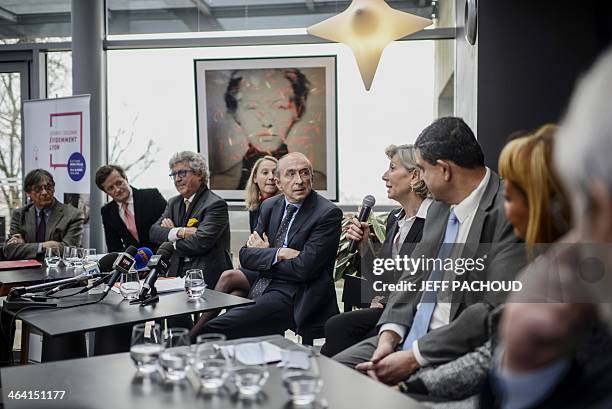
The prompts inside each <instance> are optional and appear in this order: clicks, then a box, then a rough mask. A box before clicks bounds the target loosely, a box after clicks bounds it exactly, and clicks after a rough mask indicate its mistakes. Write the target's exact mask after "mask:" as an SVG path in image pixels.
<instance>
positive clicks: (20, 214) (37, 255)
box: [4, 169, 83, 260]
mask: <svg viewBox="0 0 612 409" xmlns="http://www.w3.org/2000/svg"><path fill="white" fill-rule="evenodd" d="M23 188H24V191H25V193H26V195H27V196H28V198H29V203H28V204H27V205H25V206H24V207H21V208H19V209H16V210H14V211H13V215H12V217H11V227H10V237H9V239H8V240H7V242H6V244H5V246H4V256H5V257H6V258H7V259H8V260H25V259H42V258H43V257H44V254H45V251H46V250H47V249H48V248H50V247H63V246H79V245H80V244H81V238H82V236H83V214H82V213H81V211H79V210H78V209H75V208H74V207H72V206H70V205H66V204H62V203H60V202H58V201H57V200H56V199H55V197H54V196H53V194H54V193H55V182H54V180H53V176H51V174H50V173H49V172H47V171H46V170H44V169H34V170H33V171H31V172H29V173H28V174H27V175H26V177H25V180H24V182H23Z"/></svg>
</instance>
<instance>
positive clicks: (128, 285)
mask: <svg viewBox="0 0 612 409" xmlns="http://www.w3.org/2000/svg"><path fill="white" fill-rule="evenodd" d="M119 292H120V293H121V295H122V296H123V298H125V299H126V300H134V299H136V298H138V295H139V294H140V280H139V278H138V272H137V271H130V272H129V273H127V274H125V273H122V274H121V281H120V284H119Z"/></svg>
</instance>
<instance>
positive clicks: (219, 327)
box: [192, 152, 342, 338]
mask: <svg viewBox="0 0 612 409" xmlns="http://www.w3.org/2000/svg"><path fill="white" fill-rule="evenodd" d="M312 176H313V169H312V165H311V163H310V161H309V160H308V159H307V158H306V156H304V155H303V154H301V153H297V152H294V153H290V154H287V155H285V156H284V157H282V158H281V159H280V160H279V162H278V167H277V169H276V183H277V186H278V188H279V190H280V191H281V192H282V193H283V194H282V195H278V196H275V197H274V198H270V199H268V200H266V201H265V202H263V204H262V205H261V211H260V215H259V221H258V223H257V227H256V228H255V232H254V233H253V234H252V235H251V236H250V237H249V240H248V241H247V243H246V246H244V247H242V248H241V249H240V264H241V266H242V267H243V268H248V269H251V270H256V271H258V272H259V278H258V280H257V281H256V282H255V284H254V285H253V287H252V288H251V291H250V294H249V297H250V298H252V299H253V300H254V301H255V304H252V305H248V306H244V307H237V308H233V309H231V310H229V311H228V312H226V313H225V314H223V315H220V316H219V317H217V318H215V319H213V320H211V321H208V322H207V323H206V324H205V325H201V326H196V328H194V331H192V335H193V336H195V335H196V334H197V333H199V332H220V333H223V334H225V335H226V336H227V337H228V338H242V337H250V336H261V335H272V334H283V333H284V332H285V330H287V329H295V330H297V332H298V333H299V332H300V330H301V329H305V328H310V327H312V326H317V325H321V326H322V325H323V324H324V323H325V321H326V320H327V319H328V318H329V317H331V316H332V315H334V314H337V313H338V305H337V301H336V292H335V289H334V280H333V269H334V261H335V257H336V251H337V249H338V242H339V241H340V232H341V220H342V211H341V210H340V209H339V208H338V207H336V206H335V205H334V204H333V203H331V202H330V201H329V200H327V199H325V198H324V197H322V196H320V195H319V194H318V193H317V192H315V191H314V190H313V189H312Z"/></svg>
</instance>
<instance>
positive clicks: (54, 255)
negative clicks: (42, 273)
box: [45, 246, 61, 267]
mask: <svg viewBox="0 0 612 409" xmlns="http://www.w3.org/2000/svg"><path fill="white" fill-rule="evenodd" d="M60 260H61V257H60V249H59V247H57V246H56V247H48V248H47V250H46V251H45V263H47V266H48V267H57V266H58V265H59V262H60Z"/></svg>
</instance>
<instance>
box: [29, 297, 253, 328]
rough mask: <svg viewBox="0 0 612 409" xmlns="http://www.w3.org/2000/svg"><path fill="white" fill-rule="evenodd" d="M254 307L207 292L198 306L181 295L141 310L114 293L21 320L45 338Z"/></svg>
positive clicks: (70, 301)
mask: <svg viewBox="0 0 612 409" xmlns="http://www.w3.org/2000/svg"><path fill="white" fill-rule="evenodd" d="M66 291H75V290H74V289H71V290H66ZM99 298H100V294H96V295H87V294H82V295H79V296H75V297H70V298H65V299H62V300H60V303H59V306H68V305H75V304H80V303H84V302H87V301H94V300H97V299H99ZM252 303H253V301H252V300H249V299H247V298H241V297H236V296H234V295H229V294H224V293H220V292H217V291H214V290H209V289H206V291H205V292H204V295H203V296H202V298H201V299H200V300H199V301H198V302H193V301H189V300H188V299H187V295H186V294H185V292H182V291H181V292H175V293H169V294H160V296H159V302H158V303H156V304H153V305H147V306H145V307H141V306H140V305H130V303H129V302H128V301H126V300H124V299H123V297H122V296H121V295H120V294H117V293H115V292H114V291H111V292H110V293H109V294H108V296H107V297H106V298H105V299H104V300H103V301H102V302H99V303H97V304H90V305H83V306H78V307H74V308H63V309H39V310H26V311H23V312H21V313H20V314H19V317H18V318H19V319H20V320H22V321H23V322H25V323H27V324H29V325H30V326H32V327H34V328H37V329H38V330H40V331H41V332H42V333H43V334H45V335H49V336H58V335H65V334H70V333H77V332H86V331H92V330H96V329H99V328H105V327H114V326H120V325H128V324H135V323H138V322H145V321H149V320H156V319H161V318H168V317H174V316H178V315H185V314H193V313H199V312H204V311H210V310H214V309H217V308H227V307H236V306H239V305H247V304H252Z"/></svg>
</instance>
